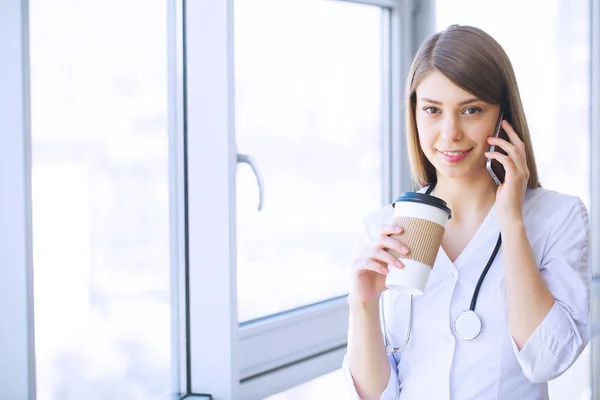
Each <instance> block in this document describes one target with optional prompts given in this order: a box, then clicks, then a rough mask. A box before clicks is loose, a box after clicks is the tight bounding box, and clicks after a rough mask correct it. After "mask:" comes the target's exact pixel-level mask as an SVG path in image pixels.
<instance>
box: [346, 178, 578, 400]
mask: <svg viewBox="0 0 600 400" xmlns="http://www.w3.org/2000/svg"><path fill="white" fill-rule="evenodd" d="M392 214H393V209H392V207H391V205H390V206H386V207H384V208H382V209H380V210H379V211H377V212H375V213H373V214H371V215H369V216H367V217H365V229H364V232H362V234H361V235H359V240H358V242H357V246H358V247H359V248H361V247H363V246H365V245H366V244H367V243H368V242H369V241H370V240H371V238H372V237H374V235H375V234H376V232H377V231H378V229H379V228H380V227H381V226H382V225H384V224H387V223H390V221H391V219H392ZM523 218H524V223H525V228H526V232H527V236H528V238H529V242H530V243H531V247H532V249H533V254H534V257H535V259H536V261H537V264H538V266H539V269H540V271H541V274H542V277H543V279H544V281H545V282H546V284H547V285H548V288H549V290H550V291H551V292H552V294H553V296H554V298H555V300H556V301H555V305H554V306H553V308H552V309H551V310H550V312H549V313H548V315H547V316H546V318H545V319H544V321H543V322H542V323H541V324H540V326H539V327H538V328H537V329H536V330H535V331H534V333H533V334H532V336H531V337H530V338H529V340H528V341H527V342H526V343H525V345H524V347H523V348H522V350H521V351H519V350H518V349H517V347H516V344H515V343H514V340H513V338H512V336H511V333H510V330H509V327H508V320H507V303H506V276H505V270H504V257H503V251H502V249H500V252H499V253H498V255H497V257H496V259H495V261H494V263H493V264H492V266H491V268H490V270H489V273H488V275H487V276H486V278H485V280H484V282H483V285H482V287H481V290H480V293H479V297H478V300H477V307H476V312H477V314H478V315H479V317H480V318H481V320H482V325H483V328H482V332H481V334H480V335H479V336H478V337H477V338H476V339H474V340H471V341H464V340H462V339H460V338H457V337H455V335H454V332H453V329H452V322H453V321H454V318H455V317H456V316H457V315H458V314H459V313H460V312H462V311H464V310H468V309H469V305H470V302H471V298H472V296H473V291H474V289H475V286H476V284H477V281H478V279H479V277H480V274H481V272H482V270H483V268H484V267H485V265H486V263H487V261H488V259H489V257H490V255H491V253H492V251H493V249H494V246H495V244H496V240H497V238H498V234H499V229H500V228H499V224H498V218H497V213H496V209H495V207H492V209H491V210H490V212H489V214H488V215H487V216H486V218H485V220H484V221H483V223H482V224H481V226H480V227H479V229H478V231H477V232H476V234H475V236H474V237H473V239H472V240H471V242H470V243H469V244H468V245H467V247H466V248H465V249H464V251H463V252H462V253H461V254H460V256H459V257H458V258H457V259H456V261H455V262H454V263H452V262H451V261H450V259H449V258H448V256H447V255H446V253H445V252H444V251H443V249H441V248H440V250H439V252H438V255H437V259H436V261H435V265H434V268H433V270H432V272H431V275H430V278H429V280H428V283H427V287H426V289H425V294H424V295H422V296H416V297H414V319H413V328H412V335H411V339H410V343H409V345H408V348H407V349H405V350H403V351H401V352H398V353H394V354H393V355H391V354H389V355H388V357H389V361H390V366H391V374H390V377H389V381H388V384H387V387H386V389H385V391H384V393H383V395H382V396H381V400H392V399H401V400H420V399H424V400H429V399H434V400H445V399H447V400H450V399H452V400H467V399H485V400H488V399H490V400H491V399H499V400H513V399H528V400H537V399H547V398H548V386H547V381H549V380H552V379H553V378H555V377H557V376H559V375H560V374H562V373H563V372H564V371H565V370H566V369H567V368H569V366H571V364H573V362H574V361H575V360H576V359H577V357H578V356H579V355H580V354H581V352H582V351H583V349H584V347H585V346H586V345H587V343H588V341H589V339H590V326H589V302H590V270H589V268H588V243H589V238H588V235H589V228H588V215H587V211H586V209H585V206H584V205H583V203H582V202H581V200H580V199H579V198H577V197H572V196H567V195H563V194H559V193H556V192H553V191H549V190H546V189H542V188H538V189H528V190H527V193H526V196H525V203H524V207H523ZM382 301H383V302H384V314H385V315H384V316H383V318H384V320H385V324H386V332H385V333H386V335H387V339H388V343H389V344H391V345H394V346H400V345H402V344H403V343H404V339H405V336H406V329H407V324H408V317H409V307H408V306H409V303H408V296H406V295H399V294H397V293H395V292H392V291H389V290H388V291H385V292H384V293H383V295H382ZM343 370H344V373H345V379H346V382H347V386H348V388H349V390H350V392H351V393H352V394H354V396H355V397H356V398H357V399H358V398H359V397H358V395H357V393H356V390H355V388H354V384H353V380H352V376H351V374H350V371H349V367H348V362H347V359H344V364H343Z"/></svg>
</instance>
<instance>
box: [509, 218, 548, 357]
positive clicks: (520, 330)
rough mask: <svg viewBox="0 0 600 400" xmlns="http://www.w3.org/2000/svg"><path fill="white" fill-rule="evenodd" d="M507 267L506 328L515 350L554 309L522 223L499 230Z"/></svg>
mask: <svg viewBox="0 0 600 400" xmlns="http://www.w3.org/2000/svg"><path fill="white" fill-rule="evenodd" d="M501 231H502V244H503V246H502V247H503V252H504V262H505V265H506V296H507V299H508V324H509V328H510V332H511V334H512V336H513V339H514V341H515V343H516V345H517V348H518V349H519V350H521V348H522V347H523V346H524V345H525V342H526V341H527V339H529V337H530V336H531V334H532V333H533V331H535V329H536V328H537V327H538V326H539V325H540V324H541V323H542V321H543V320H544V318H546V315H548V312H549V311H550V309H551V308H552V306H553V305H554V297H553V296H552V293H551V292H550V290H549V289H548V287H547V286H546V283H545V282H544V280H543V279H542V274H541V273H540V271H539V269H538V265H537V262H536V261H535V258H534V257H533V252H532V250H531V245H530V244H529V240H528V238H527V234H526V232H525V226H524V224H523V220H522V219H521V220H518V221H506V222H505V225H504V226H503V227H502V229H501Z"/></svg>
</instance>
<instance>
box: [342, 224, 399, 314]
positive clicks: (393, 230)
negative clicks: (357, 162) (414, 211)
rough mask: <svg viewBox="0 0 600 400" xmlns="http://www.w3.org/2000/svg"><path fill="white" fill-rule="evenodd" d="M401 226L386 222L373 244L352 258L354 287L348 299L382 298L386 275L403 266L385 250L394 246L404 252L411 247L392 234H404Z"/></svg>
mask: <svg viewBox="0 0 600 400" xmlns="http://www.w3.org/2000/svg"><path fill="white" fill-rule="evenodd" d="M402 233H403V229H402V228H401V227H399V226H393V225H385V226H383V227H382V228H381V229H380V231H379V235H378V236H377V237H376V238H375V239H374V240H373V242H372V243H371V244H369V245H368V246H367V247H365V248H364V249H363V251H362V252H361V253H360V255H359V257H358V258H357V259H356V260H354V261H353V262H352V288H351V290H350V294H349V296H348V301H349V302H359V303H368V302H371V301H375V300H378V299H379V296H380V295H381V293H382V292H383V291H385V290H386V287H385V277H386V275H387V274H388V273H389V269H388V265H389V266H392V268H399V269H400V268H404V265H403V264H402V262H400V261H399V260H398V259H397V258H396V257H394V256H393V255H391V254H390V253H388V252H387V251H386V250H395V251H397V252H398V253H400V254H402V255H406V254H408V252H409V250H408V249H407V248H406V246H404V245H403V244H402V243H401V242H400V241H399V240H397V239H394V238H392V237H390V236H391V235H401V234H402Z"/></svg>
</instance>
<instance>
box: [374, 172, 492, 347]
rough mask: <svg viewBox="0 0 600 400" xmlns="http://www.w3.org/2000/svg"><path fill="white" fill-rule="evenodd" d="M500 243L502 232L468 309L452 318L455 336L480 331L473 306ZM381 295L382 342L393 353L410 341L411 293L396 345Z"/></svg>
mask: <svg viewBox="0 0 600 400" xmlns="http://www.w3.org/2000/svg"><path fill="white" fill-rule="evenodd" d="M434 187H435V182H434V183H432V184H431V185H430V186H429V187H428V188H427V191H426V192H425V194H431V192H432V191H433V188H434ZM501 245H502V234H499V235H498V240H497V241H496V247H494V251H493V252H492V255H491V256H490V258H489V259H488V262H487V264H486V266H485V268H484V269H483V272H481V275H480V276H479V281H478V282H477V286H475V291H474V292H473V296H472V297H471V306H470V307H469V309H468V310H465V311H463V312H461V313H460V314H458V315H457V316H456V318H454V323H453V324H452V328H453V330H454V333H455V334H456V336H457V337H458V338H460V339H463V340H473V339H475V338H476V337H477V336H479V334H480V333H481V330H482V324H481V319H480V318H479V316H478V315H477V314H476V313H475V306H476V305H477V298H478V297H479V290H480V289H481V285H482V284H483V280H484V279H485V276H486V275H487V273H488V271H489V270H490V267H491V266H492V264H493V263H494V260H495V259H496V255H497V254H498V251H499V250H500V246H501ZM381 297H383V296H381ZM381 297H380V302H379V304H380V315H381V320H382V322H383V338H384V342H385V348H386V351H387V352H388V353H395V352H398V351H402V350H404V349H405V348H406V347H407V345H408V343H409V342H410V335H411V333H412V323H413V295H410V298H409V305H408V307H409V314H408V328H407V330H406V337H405V338H404V343H403V344H402V345H401V346H398V347H396V346H393V345H391V344H389V343H388V340H387V333H386V332H387V331H386V328H385V314H384V309H383V301H382V298H381Z"/></svg>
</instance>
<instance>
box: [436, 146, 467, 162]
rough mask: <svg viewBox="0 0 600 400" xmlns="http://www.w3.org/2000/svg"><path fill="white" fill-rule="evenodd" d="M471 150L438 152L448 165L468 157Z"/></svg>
mask: <svg viewBox="0 0 600 400" xmlns="http://www.w3.org/2000/svg"><path fill="white" fill-rule="evenodd" d="M471 150H473V149H472V148H471V149H468V150H452V151H450V150H438V152H439V153H440V155H441V156H442V157H443V158H444V160H446V162H449V163H452V164H454V163H458V162H460V161H461V160H462V159H464V158H465V157H466V156H468V155H469V153H470V152H471Z"/></svg>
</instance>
